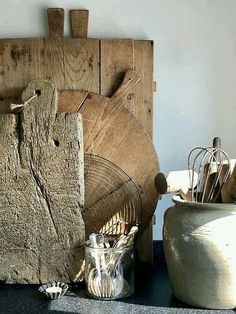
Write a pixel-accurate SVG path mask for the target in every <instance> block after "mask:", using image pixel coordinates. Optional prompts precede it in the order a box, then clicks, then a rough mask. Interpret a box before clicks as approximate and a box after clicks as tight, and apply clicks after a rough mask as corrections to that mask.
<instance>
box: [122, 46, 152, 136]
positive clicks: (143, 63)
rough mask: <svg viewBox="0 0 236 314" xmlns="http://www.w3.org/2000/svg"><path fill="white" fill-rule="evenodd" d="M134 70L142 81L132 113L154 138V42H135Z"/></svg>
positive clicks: (134, 91) (135, 92)
mask: <svg viewBox="0 0 236 314" xmlns="http://www.w3.org/2000/svg"><path fill="white" fill-rule="evenodd" d="M134 69H135V70H136V71H137V72H138V73H140V75H141V77H142V80H141V82H140V84H139V86H138V87H137V86H136V87H134V90H133V101H132V102H130V103H132V104H133V105H132V106H131V108H130V111H131V112H132V113H133V114H134V115H135V116H136V118H138V119H139V120H140V121H141V122H142V124H143V126H144V127H145V128H146V130H147V131H148V133H149V135H150V136H151V137H152V128H153V42H152V41H151V40H146V41H145V40H142V41H141V40H136V41H135V42H134ZM128 109H129V108H128Z"/></svg>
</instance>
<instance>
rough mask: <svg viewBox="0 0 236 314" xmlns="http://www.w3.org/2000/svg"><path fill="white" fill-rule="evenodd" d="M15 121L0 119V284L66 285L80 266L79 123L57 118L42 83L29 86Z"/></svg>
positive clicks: (49, 89) (69, 116) (50, 91)
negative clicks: (60, 282)
mask: <svg viewBox="0 0 236 314" xmlns="http://www.w3.org/2000/svg"><path fill="white" fill-rule="evenodd" d="M35 91H37V94H36V97H34V98H33V99H32V100H31V101H30V103H28V104H27V105H26V106H25V107H24V109H23V111H22V112H21V113H19V114H18V115H14V114H0V141H1V150H0V169H1V176H0V212H1V216H0V226H1V227H0V281H5V282H7V283H41V282H48V281H54V280H57V281H62V282H70V281H73V279H74V278H76V275H77V273H78V272H79V271H80V266H81V264H82V261H83V256H84V254H83V246H84V241H85V228H84V221H83V218H82V214H81V211H82V208H83V202H84V165H83V159H84V154H83V138H82V136H83V134H82V119H81V115H80V114H79V113H57V97H56V96H57V93H56V89H55V87H54V86H53V85H52V84H51V83H50V82H49V81H38V80H37V81H36V80H35V81H32V82H31V83H30V84H29V85H28V87H27V88H26V90H25V91H24V93H23V100H24V101H26V100H27V99H29V98H30V97H31V96H32V95H34V94H35Z"/></svg>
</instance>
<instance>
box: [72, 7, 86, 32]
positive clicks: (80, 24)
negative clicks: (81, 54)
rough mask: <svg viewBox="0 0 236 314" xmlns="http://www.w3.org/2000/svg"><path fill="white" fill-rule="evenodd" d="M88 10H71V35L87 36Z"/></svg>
mask: <svg viewBox="0 0 236 314" xmlns="http://www.w3.org/2000/svg"><path fill="white" fill-rule="evenodd" d="M88 19H89V11H88V10H71V11H70V21H71V31H72V37H74V38H75V37H76V38H87V34H88Z"/></svg>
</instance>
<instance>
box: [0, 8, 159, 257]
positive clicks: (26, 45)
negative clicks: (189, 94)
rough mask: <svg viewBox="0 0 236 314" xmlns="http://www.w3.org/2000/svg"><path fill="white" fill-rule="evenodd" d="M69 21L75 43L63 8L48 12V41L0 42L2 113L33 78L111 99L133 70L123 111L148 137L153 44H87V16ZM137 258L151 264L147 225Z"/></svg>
mask: <svg viewBox="0 0 236 314" xmlns="http://www.w3.org/2000/svg"><path fill="white" fill-rule="evenodd" d="M70 17H71V25H72V35H73V36H74V37H75V38H64V37H63V27H64V11H63V9H49V10H48V20H49V34H50V37H49V38H33V39H4V40H0V112H1V113H6V112H9V104H10V103H16V102H18V103H19V102H20V101H21V99H20V97H21V96H20V95H21V92H22V90H23V89H24V88H25V87H26V86H27V84H28V83H29V81H30V80H32V79H35V78H40V79H51V80H52V82H53V83H54V84H55V86H56V88H57V89H59V90H85V91H90V92H94V93H100V94H102V95H105V96H111V95H112V94H113V92H114V91H115V90H116V89H117V87H118V86H119V85H120V84H121V81H122V79H123V77H124V73H125V71H126V70H128V69H129V68H131V69H136V70H137V71H138V72H139V73H140V75H141V76H142V80H141V82H140V85H139V86H137V87H134V89H133V90H132V92H131V93H130V94H129V96H128V99H127V101H126V104H125V106H126V108H127V109H129V110H130V111H131V112H132V113H133V114H134V115H135V116H136V117H137V118H138V119H139V120H140V121H141V123H142V124H143V126H144V127H145V128H146V130H147V131H148V132H149V134H150V136H151V134H152V107H153V103H152V99H153V43H152V41H148V40H133V39H87V38H86V34H87V23H88V12H87V11H86V10H85V11H83V10H82V11H81V10H73V12H71V15H70ZM77 37H83V38H77ZM144 151H145V147H144ZM153 176H155V174H153ZM156 202H157V200H156V201H155V202H154V203H153V208H155V206H156ZM139 256H140V259H141V260H144V261H151V260H152V224H151V223H150V225H149V227H148V228H147V231H146V232H145V233H144V235H143V237H142V239H140V245H139Z"/></svg>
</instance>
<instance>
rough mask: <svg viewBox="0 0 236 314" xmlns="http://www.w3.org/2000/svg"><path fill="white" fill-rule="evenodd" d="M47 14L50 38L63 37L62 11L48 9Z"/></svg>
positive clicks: (60, 9) (59, 9)
mask: <svg viewBox="0 0 236 314" xmlns="http://www.w3.org/2000/svg"><path fill="white" fill-rule="evenodd" d="M47 14H48V29H49V35H50V37H62V36H63V35H64V15H65V14H64V10H63V9H62V8H50V9H48V10H47Z"/></svg>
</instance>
